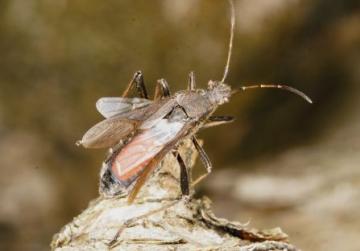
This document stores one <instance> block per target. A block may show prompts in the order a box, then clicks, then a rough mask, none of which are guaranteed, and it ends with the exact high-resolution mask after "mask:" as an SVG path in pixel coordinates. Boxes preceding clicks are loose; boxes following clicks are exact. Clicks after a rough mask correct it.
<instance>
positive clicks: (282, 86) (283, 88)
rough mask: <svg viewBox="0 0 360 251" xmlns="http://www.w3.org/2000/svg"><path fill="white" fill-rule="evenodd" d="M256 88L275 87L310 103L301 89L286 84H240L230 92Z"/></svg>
mask: <svg viewBox="0 0 360 251" xmlns="http://www.w3.org/2000/svg"><path fill="white" fill-rule="evenodd" d="M256 88H275V89H282V90H285V91H289V92H292V93H294V94H296V95H298V96H300V97H302V98H303V99H305V100H306V101H307V102H309V103H310V104H312V100H311V99H310V98H309V97H308V96H307V95H306V94H305V93H303V92H302V91H299V90H298V89H295V88H294V87H291V86H288V85H277V84H255V85H248V86H241V87H240V88H237V89H234V90H233V91H232V93H233V94H234V93H237V92H239V91H246V90H249V89H256Z"/></svg>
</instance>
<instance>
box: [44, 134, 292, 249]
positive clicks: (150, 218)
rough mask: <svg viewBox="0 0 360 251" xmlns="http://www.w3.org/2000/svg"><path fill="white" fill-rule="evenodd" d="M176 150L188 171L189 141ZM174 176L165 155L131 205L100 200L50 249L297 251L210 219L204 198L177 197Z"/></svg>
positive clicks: (275, 234) (281, 240)
mask: <svg viewBox="0 0 360 251" xmlns="http://www.w3.org/2000/svg"><path fill="white" fill-rule="evenodd" d="M179 151H180V153H181V155H182V156H183V158H184V160H185V163H186V164H187V166H188V167H191V166H193V164H194V162H195V159H196V151H194V149H193V147H192V144H191V141H189V140H186V141H184V143H182V144H181V145H180V146H179ZM178 177H179V167H178V164H177V162H176V160H175V159H174V157H173V156H172V155H171V154H168V155H167V156H166V157H165V159H164V160H163V161H162V162H161V163H160V165H159V167H158V169H157V170H156V171H155V173H154V175H152V177H150V178H149V180H148V181H147V183H146V184H145V186H144V187H143V188H142V190H141V192H140V194H139V195H138V197H137V199H136V200H135V202H134V203H133V204H128V203H127V198H126V197H114V198H104V197H101V196H100V197H99V198H97V199H95V200H94V201H92V202H91V203H90V204H89V206H88V208H87V209H86V210H84V211H83V212H82V213H81V214H80V215H79V216H77V217H75V218H74V220H73V221H72V222H70V223H68V224H67V225H66V226H64V227H63V228H62V229H61V231H60V232H59V233H58V234H56V235H55V236H54V237H53V241H52V243H51V248H52V250H56V251H70V250H71V251H72V250H87V251H91V250H114V251H116V250H241V251H245V250H252V251H255V250H258V251H260V250H288V251H290V250H298V249H296V248H295V247H294V246H292V245H290V244H288V243H287V235H286V234H285V233H283V232H282V231H281V229H280V228H275V229H270V230H263V231H260V230H256V229H251V228H249V227H248V226H247V225H246V224H245V225H244V224H241V223H238V222H229V221H228V220H226V219H219V218H217V217H215V215H214V214H213V213H212V212H211V202H210V200H209V199H208V198H206V197H204V198H202V199H194V198H193V196H191V197H190V198H180V189H179V187H180V185H179V181H178ZM193 194H194V190H193V189H192V195H193Z"/></svg>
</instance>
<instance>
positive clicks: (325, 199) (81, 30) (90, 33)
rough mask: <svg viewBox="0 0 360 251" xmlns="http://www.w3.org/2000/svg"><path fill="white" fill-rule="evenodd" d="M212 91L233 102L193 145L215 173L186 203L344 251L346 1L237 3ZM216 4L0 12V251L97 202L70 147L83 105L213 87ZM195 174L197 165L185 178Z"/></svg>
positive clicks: (354, 134)
mask: <svg viewBox="0 0 360 251" xmlns="http://www.w3.org/2000/svg"><path fill="white" fill-rule="evenodd" d="M235 5H236V16H237V23H236V31H235V32H236V33H235V43H234V52H233V57H232V64H231V67H230V74H229V77H228V79H227V82H228V83H229V84H231V85H232V86H241V85H242V84H246V83H257V82H273V83H286V84H289V85H292V86H294V87H296V88H299V89H301V90H303V91H304V92H306V93H307V94H308V95H309V96H310V97H311V98H312V99H313V100H314V104H313V105H309V104H307V103H305V102H304V101H303V100H301V99H300V98H299V97H296V96H294V95H292V94H290V93H286V92H284V91H276V90H257V91H249V92H247V93H242V94H239V95H237V96H234V97H233V99H232V100H231V102H230V103H229V104H226V105H224V106H223V107H221V109H220V110H219V111H218V114H226V115H235V116H236V117H237V120H236V122H234V123H232V124H231V125H225V126H222V127H218V128H212V129H208V130H207V131H203V132H202V133H201V134H200V137H201V138H203V139H205V149H206V150H207V152H208V154H209V156H210V158H211V159H212V161H213V164H214V166H215V168H214V169H215V170H214V171H213V173H212V175H211V177H210V178H209V179H207V181H206V182H204V183H203V184H202V186H201V187H200V194H206V195H207V196H209V197H210V198H211V199H212V200H213V201H214V207H215V209H216V213H217V215H219V216H223V217H227V218H230V219H234V220H239V221H242V222H247V221H249V220H250V226H252V227H257V228H271V227H275V226H281V227H282V229H283V230H284V231H285V232H287V233H288V234H290V239H291V241H292V242H293V243H294V244H296V245H298V246H299V247H301V248H302V249H303V250H354V251H355V250H360V240H359V234H360V169H359V166H360V154H359V152H360V137H359V136H360V133H359V132H360V101H359V100H360V92H359V91H360V88H359V81H360V55H359V53H360V12H359V7H360V6H359V1H358V0H346V1H345V0H335V1H328V0H303V1H300V0H251V1H250V0H238V1H235ZM228 35H229V6H228V3H227V1H210V0H207V1H205V0H203V1H200V0H186V1H185V0H181V1H180V0H178V1H174V0H166V1H165V0H163V1H145V0H142V1H140V0H137V1H120V0H108V1H88V0H87V1H85V0H71V1H70V0H57V1H52V0H1V1H0V167H1V173H2V175H1V177H0V200H1V206H0V249H1V250H25V251H27V250H48V244H49V242H50V240H51V237H52V235H53V234H54V233H55V232H57V231H58V230H59V229H60V227H61V226H63V225H64V224H65V223H67V222H69V221H70V220H71V219H72V217H74V216H76V215H77V214H78V213H80V212H81V210H82V209H84V208H85V207H86V206H87V204H88V202H89V201H90V200H91V199H93V198H95V197H96V196H97V195H98V193H97V184H98V172H99V169H100V165H101V162H102V160H103V158H104V156H105V150H85V149H83V148H78V147H76V146H75V144H74V143H75V141H76V140H77V139H80V138H81V137H82V134H83V133H84V132H85V131H86V130H87V129H88V128H89V127H90V126H92V125H93V124H95V123H96V122H98V121H99V120H100V119H101V116H100V115H99V114H98V113H97V112H96V110H95V107H94V104H95V102H96V100H97V99H98V98H99V97H103V96H117V95H120V93H121V91H122V90H123V89H124V88H125V85H126V84H127V83H128V81H129V80H130V78H131V77H132V75H133V73H134V72H135V71H136V70H142V71H143V72H144V75H145V81H146V82H147V85H148V87H149V89H150V90H153V86H154V83H155V81H156V80H157V79H159V78H162V77H163V78H166V79H167V80H168V82H169V83H170V84H171V88H172V90H173V91H176V90H180V89H183V88H185V86H186V80H187V74H188V72H189V71H190V70H194V71H195V73H196V77H197V83H198V85H199V86H201V87H205V85H206V83H207V81H208V80H209V79H220V78H221V76H222V72H223V67H224V63H225V59H226V53H227V43H228ZM201 168H202V167H201V165H200V164H198V165H197V168H196V170H197V173H199V172H200V170H202V169H201Z"/></svg>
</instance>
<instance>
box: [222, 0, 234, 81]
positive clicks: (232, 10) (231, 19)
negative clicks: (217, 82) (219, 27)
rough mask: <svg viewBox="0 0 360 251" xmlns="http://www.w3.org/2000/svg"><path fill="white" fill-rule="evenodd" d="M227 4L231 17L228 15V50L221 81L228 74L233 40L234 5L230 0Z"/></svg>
mask: <svg viewBox="0 0 360 251" xmlns="http://www.w3.org/2000/svg"><path fill="white" fill-rule="evenodd" d="M229 4H230V13H231V17H230V41H229V50H228V55H227V60H226V65H225V69H224V75H223V78H222V80H221V82H222V83H223V82H224V81H225V79H226V77H227V75H228V72H229V66H230V58H231V53H232V47H233V40H234V28H235V7H234V2H233V1H232V0H229Z"/></svg>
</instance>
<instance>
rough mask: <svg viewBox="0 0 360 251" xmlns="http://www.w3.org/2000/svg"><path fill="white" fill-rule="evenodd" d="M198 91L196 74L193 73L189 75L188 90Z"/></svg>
mask: <svg viewBox="0 0 360 251" xmlns="http://www.w3.org/2000/svg"><path fill="white" fill-rule="evenodd" d="M195 89H196V82H195V73H194V72H193V71H191V72H190V73H189V82H188V90H190V91H194V90H195Z"/></svg>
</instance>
